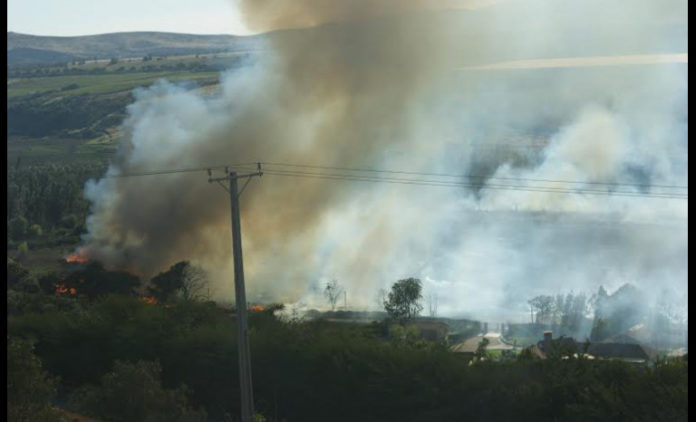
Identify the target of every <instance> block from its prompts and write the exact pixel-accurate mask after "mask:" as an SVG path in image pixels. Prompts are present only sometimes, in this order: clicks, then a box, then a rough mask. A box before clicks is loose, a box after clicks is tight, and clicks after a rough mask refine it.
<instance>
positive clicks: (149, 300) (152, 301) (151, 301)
mask: <svg viewBox="0 0 696 422" xmlns="http://www.w3.org/2000/svg"><path fill="white" fill-rule="evenodd" d="M141 300H142V301H143V302H145V303H147V304H148V305H157V304H158V303H159V302H157V298H156V297H154V296H150V297H143V298H141Z"/></svg>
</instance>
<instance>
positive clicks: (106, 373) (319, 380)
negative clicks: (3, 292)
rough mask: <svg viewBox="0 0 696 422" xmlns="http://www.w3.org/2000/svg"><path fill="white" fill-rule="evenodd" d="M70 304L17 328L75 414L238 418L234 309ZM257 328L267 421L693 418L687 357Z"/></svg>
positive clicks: (119, 299) (256, 324)
mask: <svg viewBox="0 0 696 422" xmlns="http://www.w3.org/2000/svg"><path fill="white" fill-rule="evenodd" d="M71 300H72V301H73V304H72V305H71V307H70V308H65V309H63V310H56V309H53V310H41V311H37V312H30V313H23V314H21V315H13V316H10V317H9V319H8V331H9V334H10V335H11V336H13V337H15V336H16V337H20V336H21V337H26V338H34V339H36V340H37V346H36V353H37V355H38V356H39V358H40V359H41V360H42V361H43V362H44V363H45V366H46V368H47V369H48V370H49V371H50V372H51V373H53V374H56V375H59V376H60V377H61V379H62V380H63V386H64V388H65V389H66V390H67V391H70V392H71V397H73V399H72V401H71V403H72V405H73V406H75V407H73V409H74V410H80V411H85V412H87V410H86V409H93V411H89V412H90V413H89V414H93V415H99V414H100V413H97V412H98V411H100V412H102V413H101V416H102V417H108V418H111V419H108V420H119V419H117V418H118V416H116V415H126V414H128V415H142V413H138V412H143V410H142V409H143V408H144V407H147V408H148V409H152V411H153V412H159V411H164V409H163V407H162V406H163V405H162V403H169V402H168V400H172V397H178V399H177V406H171V407H170V406H165V407H166V408H167V410H168V411H171V412H198V411H195V410H192V409H201V408H203V409H205V411H206V412H207V413H208V415H209V417H210V418H212V419H211V420H219V419H220V418H222V417H223V416H224V415H225V414H230V415H237V414H238V413H239V408H238V405H239V404H238V397H239V391H238V383H237V379H238V378H237V359H236V341H235V339H236V335H235V330H236V328H235V327H236V325H235V323H234V319H233V318H230V316H229V314H228V313H227V311H225V310H223V309H221V308H219V307H217V306H215V305H214V304H212V303H202V302H194V301H174V302H171V303H170V304H169V306H164V305H149V304H146V303H144V302H143V301H141V300H139V299H137V298H128V297H123V296H107V297H104V298H102V299H98V300H95V301H90V302H79V300H78V299H71ZM250 328H251V331H250V342H251V356H252V365H253V368H252V371H253V376H254V388H255V399H256V407H257V410H258V411H259V412H260V413H261V414H263V415H264V416H265V417H266V418H267V420H269V421H276V420H282V419H283V418H285V419H286V420H305V421H313V420H317V421H320V420H322V421H323V420H338V421H343V420H345V421H353V420H367V421H370V420H375V421H377V420H380V421H381V420H399V421H424V420H457V419H461V418H464V419H467V420H491V419H492V420H512V419H515V418H518V419H521V420H548V421H551V420H577V421H581V420H607V421H608V420H685V418H686V410H687V363H686V362H685V361H682V360H673V361H668V362H664V363H661V364H659V365H657V366H656V367H655V368H652V369H648V368H646V369H639V368H635V367H632V366H630V365H628V364H623V363H620V362H611V361H588V360H584V359H568V360H563V359H550V360H546V361H538V360H533V359H531V358H530V357H529V356H525V355H522V357H521V358H520V359H519V360H514V359H511V360H508V361H506V362H490V361H483V362H480V363H476V364H474V365H470V364H469V360H468V359H466V358H464V357H462V356H461V355H458V354H456V353H452V352H450V351H449V350H447V348H446V347H445V346H443V345H440V344H437V343H429V342H425V341H422V340H420V341H416V340H413V339H412V338H411V339H410V337H409V336H404V337H394V338H393V339H390V338H388V337H386V336H385V334H384V332H385V326H384V325H383V324H377V323H375V324H370V325H357V324H348V323H331V322H328V321H324V320H316V321H300V320H283V319H280V318H278V317H276V316H275V315H274V314H273V310H269V311H264V312H254V313H252V314H251V315H250ZM409 339H410V340H409ZM155 360H157V361H159V363H160V365H161V366H160V367H161V380H162V384H161V387H160V384H159V381H158V380H159V379H160V378H159V372H158V366H157V365H156V364H151V363H143V362H141V361H147V362H152V361H155ZM117 361H122V362H129V363H130V365H126V364H125V363H117ZM116 374H124V375H123V377H122V378H120V377H117V375H116ZM97 383H100V384H101V387H89V386H93V385H95V384H97ZM143 384H144V385H146V386H147V385H149V386H151V387H152V388H151V389H149V390H148V391H150V392H149V393H148V394H149V395H148V396H146V397H140V396H139V397H140V398H139V399H138V400H131V401H127V400H126V401H120V403H121V406H122V407H123V408H122V409H112V407H111V405H109V406H105V407H104V408H103V410H97V409H96V408H97V407H98V406H96V405H95V404H94V403H95V400H97V398H98V399H99V400H103V401H104V402H105V403H115V402H118V399H116V398H117V397H121V398H123V397H124V396H128V395H129V394H130V393H129V392H130V391H133V392H137V391H140V389H141V388H143ZM182 384H185V385H186V386H187V388H188V389H189V390H186V391H188V392H189V393H185V392H184V391H185V390H183V389H180V388H181V385H182ZM85 386H87V387H85ZM85 391H87V392H88V393H85ZM145 403H151V404H145ZM186 403H190V404H186ZM109 409H112V410H109ZM158 409H159V410H158ZM180 414H181V413H180ZM105 420H107V419H105ZM120 420H125V419H120ZM129 420H144V419H140V416H136V417H135V419H129ZM172 420H174V419H172Z"/></svg>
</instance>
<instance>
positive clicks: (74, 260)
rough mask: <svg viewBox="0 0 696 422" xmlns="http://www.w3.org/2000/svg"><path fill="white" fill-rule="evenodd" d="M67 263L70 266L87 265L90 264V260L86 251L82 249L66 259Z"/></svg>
mask: <svg viewBox="0 0 696 422" xmlns="http://www.w3.org/2000/svg"><path fill="white" fill-rule="evenodd" d="M65 262H67V263H68V264H86V263H88V262H89V258H87V256H86V255H85V252H84V249H80V250H78V251H77V252H75V253H71V254H70V255H68V256H67V257H65Z"/></svg>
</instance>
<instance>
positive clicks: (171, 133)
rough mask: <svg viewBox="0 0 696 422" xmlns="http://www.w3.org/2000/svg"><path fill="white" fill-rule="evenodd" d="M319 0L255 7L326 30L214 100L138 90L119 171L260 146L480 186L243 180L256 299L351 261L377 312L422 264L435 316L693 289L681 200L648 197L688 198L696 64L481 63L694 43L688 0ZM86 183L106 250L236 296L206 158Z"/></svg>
mask: <svg viewBox="0 0 696 422" xmlns="http://www.w3.org/2000/svg"><path fill="white" fill-rule="evenodd" d="M337 1H338V0H337ZM315 3H316V2H313V1H299V2H292V1H279V0H277V1H263V2H252V1H248V2H244V1H242V2H239V4H240V7H241V8H242V10H243V11H244V13H245V14H246V16H247V18H248V21H249V22H250V24H252V25H253V27H252V29H256V30H262V29H279V28H285V27H298V26H306V25H316V26H313V27H312V28H309V29H300V30H293V31H289V32H278V33H274V34H272V35H270V36H269V37H268V43H269V44H268V49H267V50H265V51H264V53H263V54H264V55H263V56H262V57H260V58H259V59H258V61H257V62H255V64H254V65H252V66H248V67H245V68H243V69H237V70H232V71H230V72H228V73H226V74H224V75H223V76H222V81H221V89H220V92H219V94H218V95H215V96H212V97H204V96H202V95H200V94H198V93H196V92H194V91H190V90H187V89H185V88H183V87H177V86H174V85H171V84H168V83H166V82H160V83H158V84H156V85H154V86H152V87H151V88H149V89H146V90H141V91H138V92H137V93H136V102H135V103H134V104H132V105H131V106H130V107H129V110H128V111H129V118H128V119H127V121H126V122H124V133H125V137H124V140H123V144H122V146H121V151H120V154H119V157H118V158H117V159H116V160H115V161H114V163H113V164H112V166H111V167H110V169H109V171H108V174H107V175H111V176H115V175H119V174H127V173H133V172H141V171H151V170H159V169H171V168H191V167H201V166H209V165H219V164H233V163H248V162H256V161H264V162H286V163H300V164H317V165H324V166H335V167H357V168H376V169H383V170H406V171H415V172H427V173H448V174H460V175H466V176H468V177H461V178H459V179H449V180H455V181H459V182H463V183H467V184H471V185H472V186H471V187H454V188H453V187H433V186H422V185H415V186H413V185H402V184H386V183H366V182H365V183H362V182H349V181H336V180H320V179H308V178H299V177H282V176H276V175H267V176H264V177H263V178H262V179H259V180H253V181H252V182H251V184H250V185H249V186H248V188H247V190H246V191H245V192H244V195H243V196H242V211H243V218H242V225H243V242H244V253H245V255H244V258H245V270H246V278H247V283H248V296H249V297H250V299H251V300H265V301H271V300H273V301H283V302H296V301H299V300H303V301H305V302H309V303H310V304H312V305H315V306H316V305H321V302H320V301H321V300H322V298H321V294H320V290H321V285H322V283H324V282H325V281H327V280H329V279H331V278H336V279H338V280H339V282H340V283H341V284H342V285H344V286H345V287H346V291H347V301H348V305H349V306H352V307H358V308H359V307H362V308H368V307H375V306H376V301H375V295H376V293H377V291H378V289H380V288H388V287H389V286H390V285H391V284H392V283H393V282H395V281H396V280H397V279H399V278H404V277H411V276H415V277H420V278H421V279H422V280H424V282H425V294H426V295H436V296H437V297H438V302H439V306H438V309H439V313H440V314H443V315H477V316H482V317H487V318H498V319H501V320H502V319H503V318H515V317H517V316H518V315H521V316H522V317H524V316H525V315H526V301H527V299H529V298H531V297H533V296H535V295H537V294H542V293H543V294H555V293H561V292H568V291H570V290H574V291H576V292H577V291H580V290H583V291H586V292H590V291H596V289H597V288H598V287H599V285H605V286H606V287H608V288H615V287H618V286H619V285H620V284H622V283H624V282H631V283H633V284H636V285H638V286H639V287H643V288H646V289H653V288H657V287H660V288H663V287H666V286H668V287H669V288H671V289H673V290H676V291H679V292H686V290H687V279H686V272H687V265H686V259H687V258H686V251H687V237H686V215H687V204H686V201H685V200H684V199H680V198H652V197H647V196H646V195H654V194H658V193H668V194H671V193H678V194H680V195H683V194H684V193H685V190H684V189H681V190H680V189H678V188H665V187H664V186H684V185H686V183H687V182H686V180H687V178H686V175H687V155H686V154H687V141H686V129H687V119H686V64H683V63H676V64H651V65H625V66H603V67H602V66H600V67H596V66H592V67H583V66H576V67H567V68H566V67H564V68H544V69H514V66H507V68H506V66H499V68H500V69H499V70H481V66H483V65H486V64H492V63H499V62H506V61H511V60H523V59H546V58H559V57H582V56H626V55H637V54H640V55H648V54H651V55H660V54H682V53H685V51H686V39H685V38H683V36H684V34H685V28H686V17H685V12H686V2H685V1H672V2H667V3H665V2H662V1H659V2H658V1H652V2H641V3H640V4H636V3H634V2H627V1H620V2H611V4H610V5H605V4H604V3H603V2H594V1H593V2H586V1H564V2H557V1H534V2H497V3H494V4H492V5H487V7H483V8H480V9H476V10H459V9H455V10H448V11H440V10H436V9H437V7H433V5H432V4H431V5H430V6H427V7H426V6H424V5H423V4H422V2H413V3H412V4H410V5H409V7H405V6H404V4H406V3H409V2H403V4H400V3H399V2H388V1H384V2H375V4H377V3H379V7H377V8H375V9H374V10H373V9H370V8H369V7H367V5H368V4H372V3H371V2H356V3H355V4H354V5H353V6H354V7H350V8H348V7H343V8H338V9H331V8H330V7H327V8H318V9H317V8H313V7H312V5H313V4H315ZM320 3H322V2H320ZM326 3H331V4H334V3H336V2H326ZM338 3H340V4H344V3H347V2H343V1H340V2H338ZM338 3H336V4H338ZM455 3H456V2H444V3H443V4H442V5H440V6H444V7H456V6H457V5H456V4H455ZM394 4H400V5H399V6H398V7H392V6H393V5H394ZM559 4H560V5H559ZM274 5H276V6H278V5H279V6H282V7H276V8H274V7H272V6H274ZM341 10H343V11H345V13H346V14H343V15H341V13H342V12H341ZM271 11H273V12H272V13H273V16H270V15H268V14H269V13H271ZM477 69H478V70H477ZM268 167H269V168H271V169H272V168H274V167H273V166H272V165H269V166H268ZM275 168H276V169H277V168H278V167H275ZM285 169H287V168H285ZM415 177H421V178H422V177H425V176H415ZM542 180H544V181H548V180H551V181H554V182H542ZM571 182H589V184H586V185H578V184H577V183H571ZM606 183H616V184H620V185H615V186H611V185H607V184H606ZM510 185H514V186H517V187H522V188H526V189H527V190H521V189H518V190H514V189H510V188H509V186H510ZM501 186H508V187H507V188H505V189H499V187H501ZM540 186H542V187H548V186H551V187H553V188H562V189H564V190H574V189H576V188H577V187H578V186H581V187H582V189H585V190H589V189H591V190H594V191H601V192H604V193H606V194H604V195H599V194H598V195H591V194H588V193H580V194H578V193H567V192H566V193H557V192H543V191H539V189H538V188H539V187H540ZM529 189H532V190H529ZM534 189H536V190H534ZM612 191H613V192H615V193H614V194H612V193H611V192H612ZM617 191H620V192H628V193H631V194H636V195H638V196H623V195H618V194H616V192H617ZM86 195H87V197H88V198H89V199H90V200H91V201H92V203H93V212H92V215H91V216H90V218H89V220H88V229H89V233H88V234H87V236H86V237H85V250H86V251H87V253H88V254H89V256H90V257H92V258H96V259H100V260H103V261H105V262H106V263H108V264H110V265H112V266H117V267H121V268H127V269H130V270H132V271H136V272H139V273H141V274H143V275H146V276H147V275H153V274H155V273H156V272H158V271H162V270H164V269H166V268H167V267H168V266H169V265H171V264H173V263H174V262H176V261H178V260H183V259H190V260H195V261H198V262H200V263H201V264H202V265H204V266H205V268H207V269H208V270H209V271H210V272H211V274H212V275H213V280H214V281H215V286H214V287H215V288H216V289H215V294H216V298H217V299H219V300H229V299H231V298H232V297H233V293H232V292H233V284H232V269H231V258H230V257H231V254H230V249H231V247H230V243H231V239H230V228H229V203H228V200H227V197H226V193H225V192H224V191H222V189H220V188H219V187H218V186H216V185H210V184H208V182H207V176H206V175H205V174H189V173H182V174H173V175H172V174H170V175H162V176H148V177H134V178H104V179H102V180H100V181H97V182H91V183H89V184H88V185H87V187H86ZM675 196H678V195H675Z"/></svg>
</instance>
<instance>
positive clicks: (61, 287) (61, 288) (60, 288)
mask: <svg viewBox="0 0 696 422" xmlns="http://www.w3.org/2000/svg"><path fill="white" fill-rule="evenodd" d="M68 293H70V295H71V296H75V295H76V294H77V290H75V288H74V287H70V288H68V287H66V286H65V284H56V294H59V295H64V294H68Z"/></svg>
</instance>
